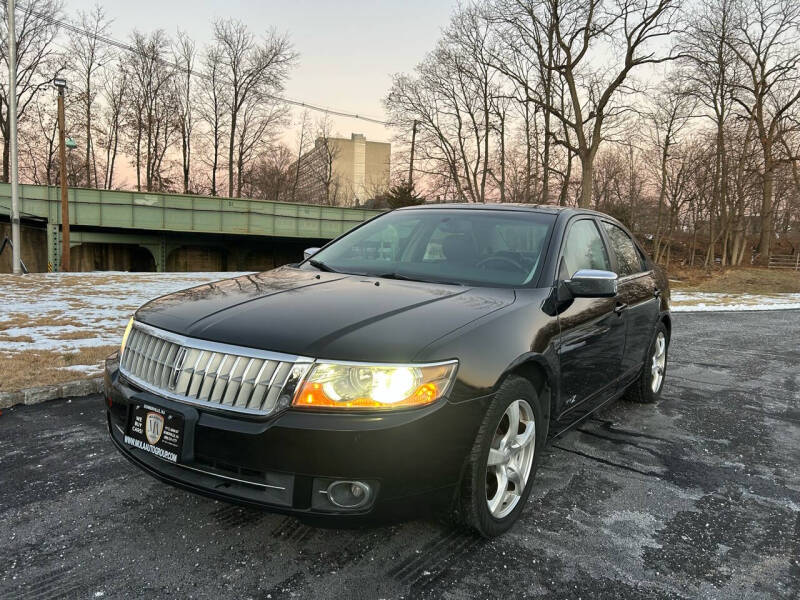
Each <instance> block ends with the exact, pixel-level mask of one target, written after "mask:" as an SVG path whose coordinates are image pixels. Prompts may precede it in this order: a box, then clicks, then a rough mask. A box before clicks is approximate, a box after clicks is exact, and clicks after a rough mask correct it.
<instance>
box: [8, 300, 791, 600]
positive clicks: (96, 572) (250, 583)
mask: <svg viewBox="0 0 800 600" xmlns="http://www.w3.org/2000/svg"><path fill="white" fill-rule="evenodd" d="M546 453H547V456H545V457H544V460H543V463H542V466H541V467H540V471H539V474H538V476H537V480H536V481H535V483H534V490H533V494H532V495H531V498H530V500H529V502H528V506H527V508H526V510H525V513H524V514H523V516H522V519H521V521H520V522H519V523H518V524H517V525H516V527H515V528H514V529H513V530H512V531H511V532H509V533H508V534H506V535H504V536H503V537H501V538H499V539H495V540H492V541H485V540H482V539H478V538H476V537H474V536H472V535H471V534H469V533H466V532H464V531H458V530H453V529H450V528H448V527H446V526H445V525H443V524H440V523H437V522H434V521H430V520H418V521H410V522H407V523H402V524H397V525H392V526H385V527H381V528H373V529H366V530H333V529H316V528H313V527H311V526H308V525H304V524H302V523H300V522H299V521H297V520H296V519H293V518H287V517H284V516H280V515H273V514H269V513H265V512H261V511H257V510H250V509H242V508H239V507H236V506H232V505H228V504H225V503H220V502H215V501H213V500H209V499H206V498H202V497H199V496H195V495H193V494H191V493H189V492H184V491H181V490H177V489H175V488H172V487H170V486H168V485H166V484H162V483H160V482H158V481H156V480H155V479H153V478H151V477H149V476H147V475H145V474H144V473H142V472H140V471H138V470H137V469H135V468H134V467H133V466H131V465H130V464H129V463H128V462H127V461H126V460H125V459H123V458H122V457H121V456H119V455H118V453H117V452H116V450H115V449H114V448H113V446H112V445H111V442H110V441H109V438H108V433H107V431H106V429H105V425H104V414H103V405H102V400H101V398H99V397H90V398H84V399H75V400H56V401H52V402H48V403H45V404H41V405H36V406H22V407H16V408H13V409H7V410H5V411H3V413H2V414H1V415H0V598H3V599H6V598H48V599H49V598H101V597H102V598H148V599H151V598H162V597H171V598H184V597H194V598H265V599H267V598H268V599H276V600H277V599H279V598H397V597H406V598H495V597H499V598H521V597H533V598H549V599H550V598H553V599H554V598H582V599H589V598H619V599H628V598H631V599H633V598H719V599H726V600H728V599H736V598H786V599H792V600H797V599H798V598H800V311H775V312H749V313H747V312H745V313H694V314H688V313H683V314H676V315H674V336H673V343H672V346H671V348H670V361H669V365H668V372H667V380H666V387H665V389H664V393H663V399H662V401H661V402H660V403H659V404H657V405H655V406H643V405H632V404H628V403H625V402H617V403H614V404H613V405H612V406H609V407H607V408H605V409H603V410H602V412H600V413H599V414H597V415H596V416H595V417H593V418H591V419H590V420H588V421H587V422H585V423H584V424H582V425H581V426H579V427H578V428H577V429H575V430H573V431H570V432H568V433H566V434H565V435H563V436H561V437H560V438H558V439H556V440H554V441H553V442H552V443H551V444H550V445H549V446H548V448H547V450H546Z"/></svg>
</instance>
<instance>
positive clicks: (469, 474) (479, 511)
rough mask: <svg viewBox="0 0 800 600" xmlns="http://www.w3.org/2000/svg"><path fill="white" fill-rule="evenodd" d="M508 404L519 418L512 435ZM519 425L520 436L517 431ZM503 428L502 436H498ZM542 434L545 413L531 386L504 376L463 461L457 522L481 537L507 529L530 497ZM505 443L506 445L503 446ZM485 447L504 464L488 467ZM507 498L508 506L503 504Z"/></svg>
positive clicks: (544, 437) (522, 379) (498, 533)
mask: <svg viewBox="0 0 800 600" xmlns="http://www.w3.org/2000/svg"><path fill="white" fill-rule="evenodd" d="M521 403H524V404H521ZM512 404H513V405H515V406H516V410H517V412H518V414H519V421H518V422H519V425H518V428H517V435H516V436H514V435H511V434H510V416H509V414H508V413H513V412H514V409H513V408H512ZM531 419H532V421H531ZM523 427H524V429H523V431H522V432H521V433H520V431H519V430H520V429H522V428H523ZM504 428H505V435H501V434H502V433H503V429H504ZM529 428H530V429H529ZM547 430H548V423H547V411H546V410H544V407H542V406H541V402H540V400H539V397H538V395H537V394H536V390H535V388H534V387H533V385H532V384H531V382H530V381H528V380H527V379H524V378H522V377H518V376H516V375H511V376H509V377H508V378H506V380H505V381H504V382H503V383H502V385H501V386H500V389H499V390H498V391H497V393H496V394H495V397H494V399H493V400H492V403H491V404H490V405H489V408H488V410H487V411H486V416H485V417H484V419H483V422H482V424H481V427H480V429H479V430H478V435H477V436H476V438H475V443H474V445H473V447H472V450H471V452H470V454H469V456H468V458H467V463H466V468H465V470H464V475H463V478H462V481H461V489H460V498H459V502H458V510H457V520H459V521H461V523H463V524H464V525H467V526H468V527H470V528H472V529H474V530H475V531H477V532H478V533H479V534H480V535H482V536H484V537H486V538H492V537H496V536H498V535H501V534H502V533H505V532H506V531H508V530H509V529H510V528H511V526H512V525H513V524H514V523H515V522H516V520H517V519H518V518H519V515H520V514H521V513H522V510H523V509H524V507H525V503H526V502H527V500H528V496H529V495H530V491H531V486H532V483H533V479H534V476H535V475H536V468H537V466H538V463H539V457H540V456H541V454H542V449H543V448H544V445H545V442H546V438H547ZM529 435H533V438H532V439H530V438H529V437H528V436H529ZM504 439H505V440H506V441H507V443H504V442H503V440H504ZM512 440H513V441H512ZM525 440H528V441H525ZM517 442H519V443H517ZM504 444H505V445H504ZM515 446H516V449H515V448H514V447H515ZM490 449H491V450H493V452H492V459H493V460H495V461H500V460H504V461H506V462H505V463H502V464H495V465H492V466H491V467H490V465H489V464H488V463H489V454H490V453H489V451H490ZM528 451H530V452H532V453H533V455H532V457H530V458H529V457H528V455H527V452H528ZM500 457H502V459H501V458H500ZM528 462H530V468H529V469H528V474H527V476H526V477H525V478H524V479H522V480H521V479H520V476H521V475H522V474H523V473H522V471H524V470H525V466H526V465H527V463H528ZM490 469H491V471H490ZM503 470H504V471H505V473H506V476H507V483H506V486H507V487H506V493H505V494H503V493H502V492H501V488H500V481H501V475H500V471H503ZM515 481H516V482H517V483H515ZM520 481H524V486H520V487H522V488H523V489H522V490H521V492H520V493H518V494H517V491H518V490H517V489H516V488H517V486H518V485H519V483H518V482H520ZM512 490H513V491H512ZM489 494H491V495H492V497H491V500H493V501H494V502H493V504H494V506H495V509H494V513H493V512H492V509H490V505H489V502H490V497H489ZM498 494H500V495H499V496H498ZM498 498H500V501H499V502H498V501H497V499H498ZM506 498H507V499H508V500H509V501H508V502H504V501H503V500H504V499H506ZM514 498H516V499H514Z"/></svg>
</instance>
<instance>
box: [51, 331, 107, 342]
mask: <svg viewBox="0 0 800 600" xmlns="http://www.w3.org/2000/svg"><path fill="white" fill-rule="evenodd" d="M95 337H97V332H96V331H91V330H89V329H82V330H78V331H62V332H61V333H57V334H56V335H54V336H53V339H55V340H88V339H90V338H95ZM120 337H122V336H120Z"/></svg>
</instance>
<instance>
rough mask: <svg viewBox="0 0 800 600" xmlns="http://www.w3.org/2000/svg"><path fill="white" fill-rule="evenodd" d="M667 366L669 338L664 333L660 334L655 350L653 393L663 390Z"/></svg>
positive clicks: (652, 365) (652, 373)
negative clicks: (662, 385)
mask: <svg viewBox="0 0 800 600" xmlns="http://www.w3.org/2000/svg"><path fill="white" fill-rule="evenodd" d="M666 365H667V338H666V336H665V335H664V332H663V331H659V332H658V336H656V343H655V348H654V349H653V358H652V361H651V365H650V373H651V375H652V376H651V379H650V389H652V390H653V393H656V394H657V393H658V390H660V389H661V384H662V382H663V381H664V367H666Z"/></svg>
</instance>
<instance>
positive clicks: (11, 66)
mask: <svg viewBox="0 0 800 600" xmlns="http://www.w3.org/2000/svg"><path fill="white" fill-rule="evenodd" d="M14 4H15V2H14V0H8V125H9V137H10V138H11V139H10V140H9V146H10V148H9V155H10V156H9V159H10V162H11V164H10V165H9V166H10V167H11V270H12V272H13V273H14V274H15V275H20V274H21V273H22V260H21V259H20V251H21V250H22V248H21V246H20V241H19V237H20V236H19V171H18V168H17V31H16V29H15V27H16V26H15V24H14V10H15V6H14Z"/></svg>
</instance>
